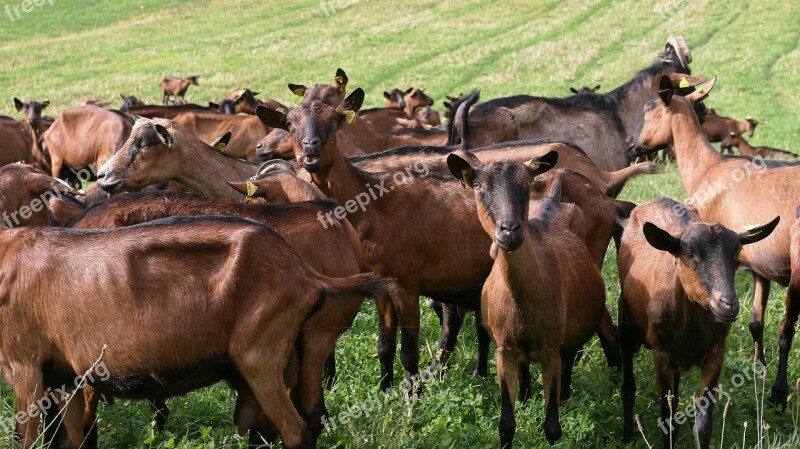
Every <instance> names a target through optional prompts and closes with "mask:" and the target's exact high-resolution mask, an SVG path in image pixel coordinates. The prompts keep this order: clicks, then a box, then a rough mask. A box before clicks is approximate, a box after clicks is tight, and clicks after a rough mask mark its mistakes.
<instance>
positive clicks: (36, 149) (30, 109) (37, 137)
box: [14, 98, 50, 167]
mask: <svg viewBox="0 0 800 449" xmlns="http://www.w3.org/2000/svg"><path fill="white" fill-rule="evenodd" d="M49 105H50V102H49V101H42V102H38V101H28V102H22V101H20V100H19V99H18V98H14V107H15V108H16V109H17V111H18V112H21V113H22V114H23V115H24V116H25V118H24V120H22V124H23V126H24V127H25V130H26V131H27V133H28V135H29V136H30V140H31V151H30V154H31V158H32V160H33V162H34V163H36V164H39V165H40V166H42V167H46V166H47V162H46V160H45V156H44V150H42V144H41V139H42V134H43V133H44V132H45V131H46V130H47V125H46V124H45V120H44V117H42V111H43V110H45V109H46V108H47V107H48V106H49Z"/></svg>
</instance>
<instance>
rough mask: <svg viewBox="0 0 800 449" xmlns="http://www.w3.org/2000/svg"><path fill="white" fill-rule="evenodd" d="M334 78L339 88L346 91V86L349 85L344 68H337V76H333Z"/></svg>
mask: <svg viewBox="0 0 800 449" xmlns="http://www.w3.org/2000/svg"><path fill="white" fill-rule="evenodd" d="M333 80H334V81H335V82H336V86H337V87H338V88H339V91H340V92H344V89H345V87H347V81H348V80H347V74H346V73H344V70H342V69H336V76H334V77H333Z"/></svg>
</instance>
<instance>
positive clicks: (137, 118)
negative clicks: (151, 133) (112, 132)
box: [125, 111, 142, 123]
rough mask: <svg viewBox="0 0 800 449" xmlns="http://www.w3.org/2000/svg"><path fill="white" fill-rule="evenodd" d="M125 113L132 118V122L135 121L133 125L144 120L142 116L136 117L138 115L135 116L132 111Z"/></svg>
mask: <svg viewBox="0 0 800 449" xmlns="http://www.w3.org/2000/svg"><path fill="white" fill-rule="evenodd" d="M125 113H126V114H128V117H130V118H131V120H133V123H136V122H138V121H139V120H141V119H142V117H141V116H139V115H136V114H134V113H133V112H131V111H125Z"/></svg>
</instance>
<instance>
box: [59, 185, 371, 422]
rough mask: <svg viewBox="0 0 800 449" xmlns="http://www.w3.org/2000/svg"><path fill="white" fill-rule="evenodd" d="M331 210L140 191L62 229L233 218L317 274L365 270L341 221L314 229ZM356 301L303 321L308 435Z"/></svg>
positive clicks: (302, 385) (302, 391) (325, 205)
mask: <svg viewBox="0 0 800 449" xmlns="http://www.w3.org/2000/svg"><path fill="white" fill-rule="evenodd" d="M335 207H336V204H335V203H333V204H332V202H330V201H308V202H301V203H297V204H280V205H271V204H265V205H247V204H240V203H233V202H229V201H225V200H219V199H213V198H208V197H204V196H201V195H196V194H189V193H184V192H140V193H130V194H127V195H122V196H116V197H113V198H111V199H109V200H107V201H105V202H103V203H102V204H100V205H98V206H95V207H92V208H89V209H86V210H85V211H84V212H83V213H82V214H80V215H78V216H77V217H75V218H74V219H72V220H70V222H69V223H68V224H67V226H69V227H72V228H76V229H107V228H117V227H123V226H131V225H134V224H138V223H143V222H146V221H150V220H154V219H159V218H165V217H170V216H196V215H230V216H236V217H241V218H246V219H249V220H253V221H256V222H259V223H263V224H265V225H267V226H269V227H271V228H272V229H275V230H276V231H277V232H278V233H279V234H281V236H283V237H284V238H286V239H287V240H288V242H289V243H290V244H291V245H292V246H293V247H294V248H295V249H296V250H297V251H298V252H299V253H300V255H301V256H303V258H304V259H305V261H306V263H308V264H309V265H310V266H311V267H312V268H313V269H314V270H316V271H318V272H319V273H321V274H323V275H326V276H331V277H346V276H352V275H356V274H358V273H361V272H363V271H365V267H364V263H363V260H362V257H361V250H360V244H359V241H358V237H357V236H356V233H355V231H354V230H353V228H352V227H351V226H350V224H349V223H347V221H345V220H336V222H335V225H334V226H328V227H321V226H320V221H319V217H322V216H324V215H325V214H327V213H329V212H330V211H332V210H333V209H334V208H335ZM362 300H363V297H362V298H353V300H352V301H339V302H336V303H326V304H325V305H323V306H322V307H321V308H320V310H319V312H318V313H317V314H316V315H314V316H313V317H311V318H310V319H309V320H308V321H307V322H306V324H305V326H304V329H303V331H302V334H301V335H302V338H301V339H300V340H299V343H298V354H299V356H300V363H299V369H300V376H299V380H298V382H299V387H298V388H299V394H298V397H299V398H301V406H300V411H301V413H302V414H303V415H304V417H305V418H306V421H307V422H308V424H309V426H311V432H312V435H314V436H316V435H319V432H320V431H321V429H320V428H319V427H318V426H319V425H320V422H321V421H320V418H321V416H324V415H325V414H326V413H327V411H326V409H325V406H324V402H323V396H322V388H321V385H322V378H323V364H324V362H325V359H326V358H327V357H328V356H329V355H330V354H332V353H333V350H334V346H335V343H336V340H337V339H338V338H339V336H340V335H341V334H342V333H343V332H344V331H345V330H347V329H348V328H349V327H350V324H351V323H352V321H353V318H354V317H355V315H356V313H357V312H358V309H359V307H360V305H361V302H362ZM330 375H331V376H333V375H334V373H332V372H331V373H330ZM251 437H252V435H251Z"/></svg>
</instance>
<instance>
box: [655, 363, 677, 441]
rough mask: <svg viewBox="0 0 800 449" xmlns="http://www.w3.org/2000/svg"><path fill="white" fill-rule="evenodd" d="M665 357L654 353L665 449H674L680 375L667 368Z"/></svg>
mask: <svg viewBox="0 0 800 449" xmlns="http://www.w3.org/2000/svg"><path fill="white" fill-rule="evenodd" d="M664 357H665V356H664V355H663V354H662V355H659V354H657V353H656V351H653V360H654V364H655V371H656V384H657V385H658V397H659V399H660V400H661V419H659V425H658V426H659V428H660V429H661V438H662V441H663V443H664V448H665V449H672V445H673V442H674V441H675V440H676V439H677V437H678V428H677V427H676V423H675V413H676V410H677V408H678V382H679V380H680V375H679V374H678V372H677V370H676V369H674V368H673V367H671V366H667V364H666V361H665V360H664Z"/></svg>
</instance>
